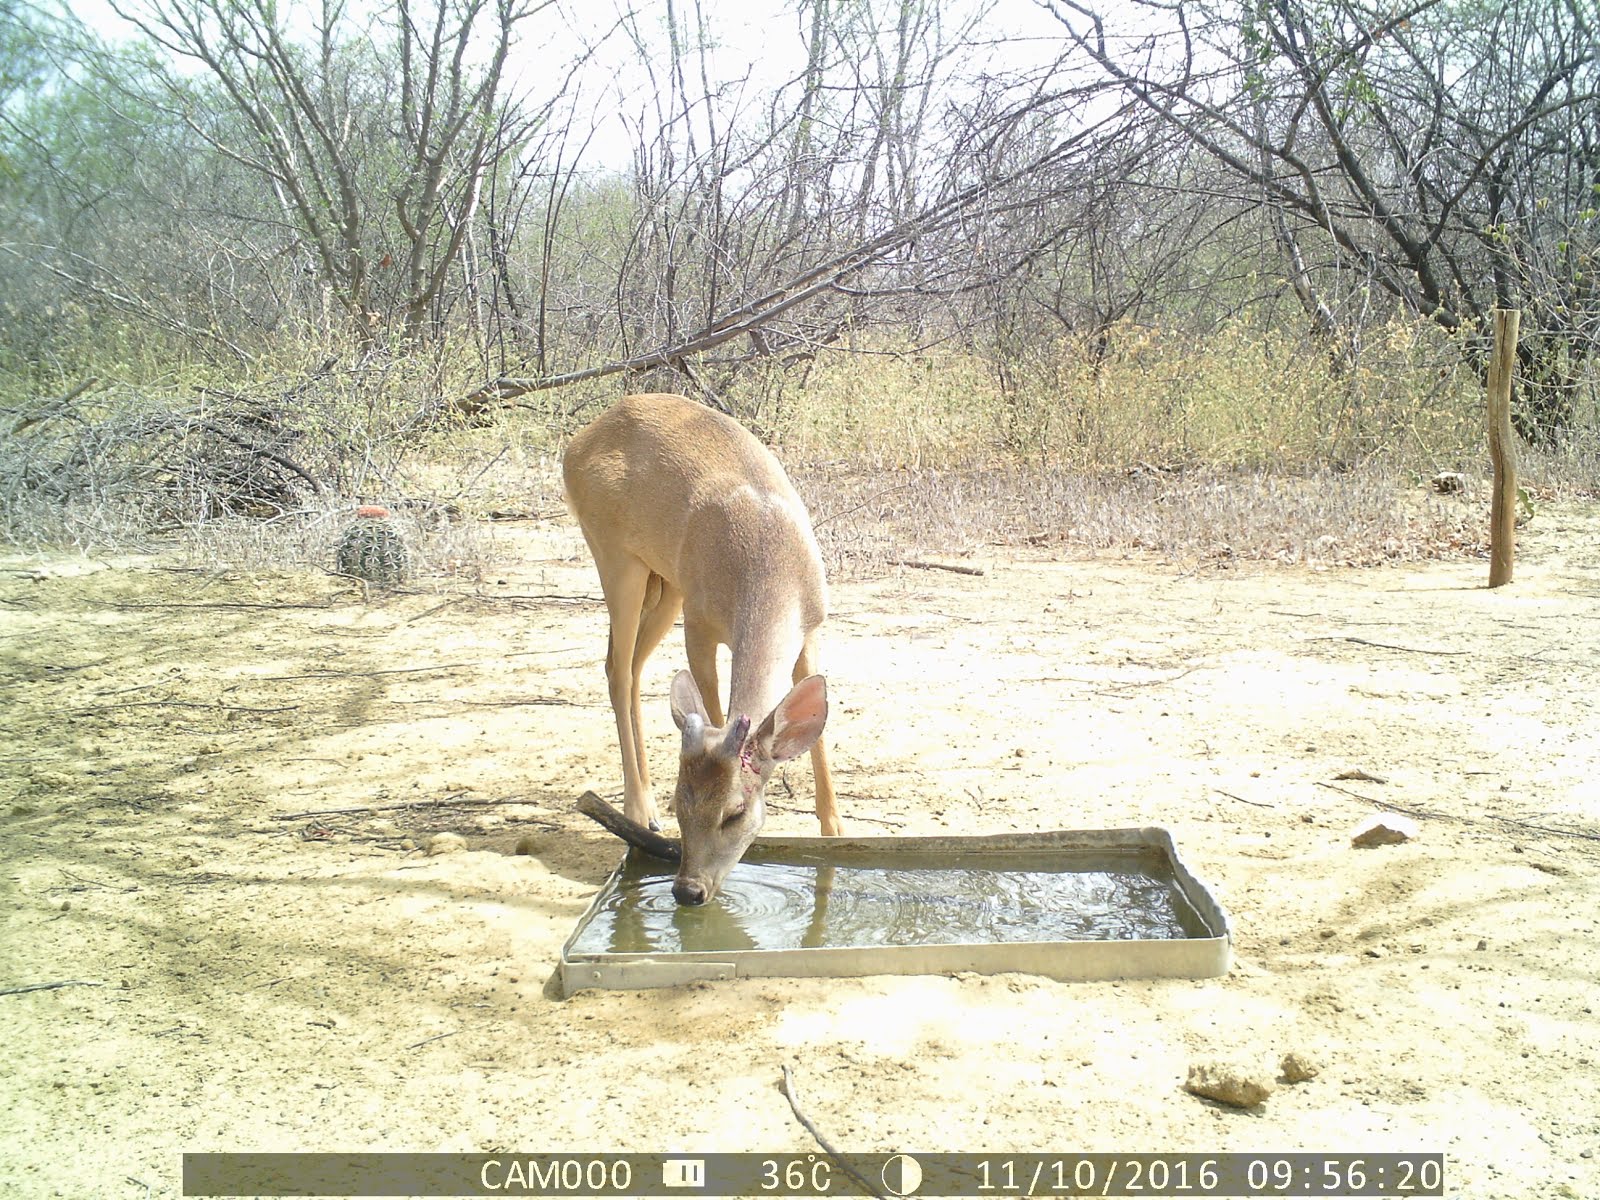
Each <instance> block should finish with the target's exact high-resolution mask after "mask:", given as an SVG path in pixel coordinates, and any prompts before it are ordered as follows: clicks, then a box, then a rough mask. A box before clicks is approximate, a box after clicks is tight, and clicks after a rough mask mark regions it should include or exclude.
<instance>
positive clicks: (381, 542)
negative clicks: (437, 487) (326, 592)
mask: <svg viewBox="0 0 1600 1200" xmlns="http://www.w3.org/2000/svg"><path fill="white" fill-rule="evenodd" d="M338 564H339V573H340V574H341V575H354V576H355V577H356V578H357V579H365V580H367V581H368V582H370V583H399V582H400V581H401V580H403V579H404V578H405V577H406V574H407V572H408V570H409V569H410V565H411V564H410V557H409V556H408V555H407V553H406V542H405V537H404V536H403V535H402V534H401V532H400V530H399V529H398V528H397V527H396V525H395V523H394V522H393V521H391V520H390V519H389V510H388V509H387V508H384V507H382V506H381V505H377V504H363V505H362V506H361V507H360V508H358V509H356V519H355V520H354V521H352V522H351V523H350V526H349V527H348V528H347V529H346V530H345V531H344V535H343V536H342V537H341V538H340V539H339V555H338Z"/></svg>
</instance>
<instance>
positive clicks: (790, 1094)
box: [783, 1063, 886, 1200]
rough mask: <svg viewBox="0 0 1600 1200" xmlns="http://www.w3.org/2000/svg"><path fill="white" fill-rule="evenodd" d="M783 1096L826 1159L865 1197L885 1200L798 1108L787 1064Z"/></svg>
mask: <svg viewBox="0 0 1600 1200" xmlns="http://www.w3.org/2000/svg"><path fill="white" fill-rule="evenodd" d="M783 1094H784V1096H785V1097H787V1098H788V1101H789V1107H790V1108H792V1109H793V1110H794V1115H795V1119H796V1120H797V1121H799V1122H800V1124H802V1125H804V1126H805V1127H806V1132H807V1133H809V1134H810V1135H811V1136H812V1137H814V1138H816V1140H817V1145H819V1146H821V1147H822V1148H823V1150H824V1151H826V1152H827V1155H828V1157H829V1158H831V1159H833V1161H834V1162H836V1163H838V1164H839V1167H840V1169H841V1170H843V1171H844V1173H845V1174H846V1175H848V1176H850V1178H851V1179H853V1180H855V1181H856V1183H857V1185H858V1186H859V1187H860V1188H861V1190H862V1191H863V1192H865V1193H866V1194H867V1195H869V1196H876V1197H878V1200H886V1197H885V1196H884V1194H883V1193H882V1192H880V1191H879V1190H878V1189H877V1188H875V1187H873V1186H872V1185H871V1184H870V1183H868V1182H867V1181H866V1179H865V1178H864V1177H863V1176H862V1175H861V1173H860V1172H859V1171H857V1170H856V1169H855V1168H854V1167H853V1166H851V1165H850V1163H849V1162H848V1161H846V1160H845V1159H844V1158H843V1157H842V1156H841V1155H840V1154H839V1152H838V1151H837V1150H835V1149H834V1148H833V1143H832V1142H830V1141H828V1139H827V1138H825V1137H824V1136H823V1135H822V1131H821V1130H820V1129H818V1128H817V1127H816V1125H814V1124H813V1123H812V1121H811V1118H810V1117H808V1116H806V1112H805V1109H803V1108H802V1107H801V1106H800V1090H799V1089H798V1088H797V1087H795V1084H794V1072H793V1071H792V1070H791V1069H790V1067H789V1064H788V1063H784V1064H783Z"/></svg>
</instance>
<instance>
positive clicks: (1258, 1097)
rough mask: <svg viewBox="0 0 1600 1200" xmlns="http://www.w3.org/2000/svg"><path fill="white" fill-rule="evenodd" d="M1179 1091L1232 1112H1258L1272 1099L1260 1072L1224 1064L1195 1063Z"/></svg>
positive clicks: (1269, 1083) (1269, 1084) (1267, 1084)
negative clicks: (1221, 1105) (1232, 1110)
mask: <svg viewBox="0 0 1600 1200" xmlns="http://www.w3.org/2000/svg"><path fill="white" fill-rule="evenodd" d="M1183 1090H1184V1091H1186V1092H1190V1093H1192V1094H1194V1095H1196V1096H1203V1097H1204V1098H1205V1099H1207V1100H1215V1101H1216V1102H1217V1103H1219V1104H1227V1105H1230V1106H1231V1107H1233V1108H1259V1107H1260V1106H1261V1105H1262V1104H1264V1103H1265V1102H1266V1099H1267V1097H1268V1096H1270V1095H1272V1083H1271V1082H1270V1081H1269V1080H1266V1079H1263V1078H1261V1076H1260V1072H1257V1071H1251V1070H1247V1069H1245V1068H1243V1067H1239V1066H1236V1065H1230V1064H1227V1063H1195V1064H1194V1065H1193V1066H1191V1067H1190V1068H1189V1078H1188V1079H1187V1080H1185V1081H1184V1084H1183Z"/></svg>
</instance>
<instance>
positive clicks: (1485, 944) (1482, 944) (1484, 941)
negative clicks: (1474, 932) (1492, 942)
mask: <svg viewBox="0 0 1600 1200" xmlns="http://www.w3.org/2000/svg"><path fill="white" fill-rule="evenodd" d="M1488 948H1489V939H1488V938H1479V939H1478V949H1479V950H1487V949H1488Z"/></svg>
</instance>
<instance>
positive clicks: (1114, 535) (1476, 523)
mask: <svg viewBox="0 0 1600 1200" xmlns="http://www.w3.org/2000/svg"><path fill="white" fill-rule="evenodd" d="M797 476H798V483H799V486H800V487H801V489H802V491H803V492H804V493H805V494H806V496H807V500H808V503H809V504H810V505H811V508H812V513H813V516H814V518H815V521H816V524H817V534H818V538H819V540H820V541H821V542H822V544H823V549H824V553H825V555H826V556H827V558H828V560H829V566H830V569H831V570H832V571H833V572H834V573H836V574H840V575H859V574H872V573H876V572H877V571H879V570H882V569H884V568H886V567H888V566H889V565H891V564H893V563H894V562H896V561H898V560H901V559H906V558H923V557H929V558H935V559H941V560H944V561H954V562H961V561H963V560H966V559H971V558H975V557H977V558H981V557H983V556H985V555H987V554H993V553H997V552H998V553H1006V554H1015V553H1027V552H1029V550H1030V549H1034V550H1039V551H1043V552H1046V553H1049V554H1051V555H1055V556H1061V555H1067V556H1071V555H1084V554H1095V553H1101V552H1106V551H1146V552H1150V553H1153V554H1157V555H1160V556H1163V557H1166V558H1170V559H1174V560H1180V561H1204V560H1210V561H1229V560H1234V559H1238V560H1250V561H1257V562H1268V563H1281V564H1304V565H1324V566H1335V565H1337V566H1373V565H1378V564H1382V563H1389V562H1407V561H1416V560H1419V559H1427V558H1440V557H1453V556H1456V555H1463V554H1466V555H1476V554H1480V553H1482V552H1483V550H1484V546H1485V539H1486V537H1487V524H1488V520H1487V500H1486V499H1485V498H1484V497H1483V496H1482V495H1481V494H1480V495H1479V496H1476V497H1475V496H1473V495H1472V493H1471V492H1470V491H1469V493H1468V494H1467V495H1465V496H1463V497H1449V498H1443V497H1434V496H1433V495H1432V494H1431V493H1430V492H1429V491H1428V490H1427V489H1426V488H1422V487H1418V486H1416V485H1415V484H1413V483H1411V482H1410V481H1408V480H1406V479H1401V478H1397V477H1395V476H1394V475H1392V474H1390V473H1388V472H1386V471H1384V470H1383V469H1380V468H1376V467H1364V468H1358V469H1356V470H1353V471H1348V472H1341V473H1333V472H1323V473H1320V474H1317V475H1313V476H1303V477H1285V476H1275V475H1268V474H1264V473H1259V472H1239V473H1218V472H1215V471H1195V472H1152V471H1134V472H1132V473H1122V474H1110V473H1092V474H1091V473H1084V472H1065V471H1051V470H1043V469H1039V468H1027V467H1012V468H1007V469H989V470H976V471H939V470H916V471H905V472H900V473H897V474H895V475H890V476H885V475H880V474H863V473H860V472H854V471H843V470H839V469H824V470H806V471H799V472H797Z"/></svg>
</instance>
